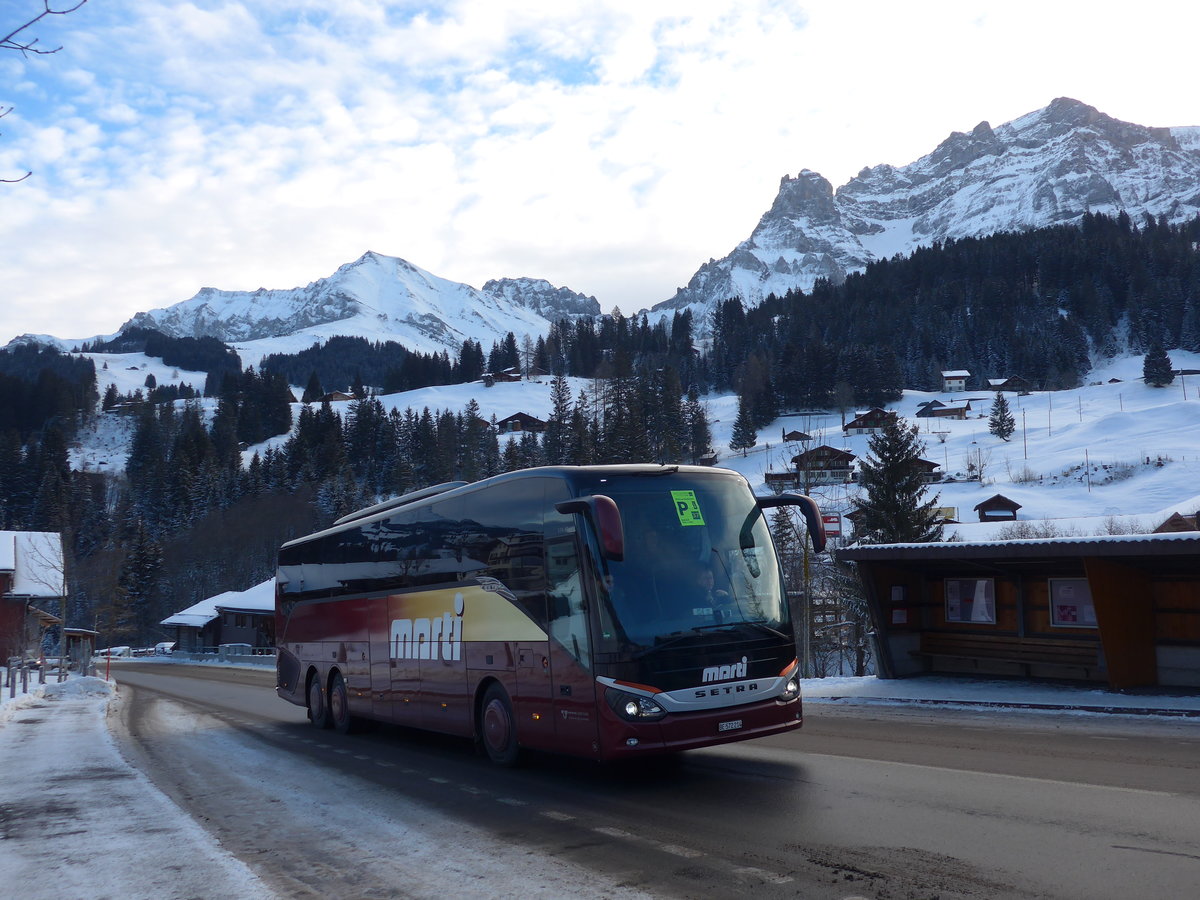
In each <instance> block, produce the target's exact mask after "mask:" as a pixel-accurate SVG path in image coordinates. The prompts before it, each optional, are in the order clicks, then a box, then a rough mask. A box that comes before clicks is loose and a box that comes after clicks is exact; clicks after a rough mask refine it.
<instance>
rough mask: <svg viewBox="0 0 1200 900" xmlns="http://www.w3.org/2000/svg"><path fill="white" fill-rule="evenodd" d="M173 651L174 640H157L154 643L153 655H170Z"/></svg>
mask: <svg viewBox="0 0 1200 900" xmlns="http://www.w3.org/2000/svg"><path fill="white" fill-rule="evenodd" d="M174 652H175V641H159V642H158V643H157V644H155V645H154V655H155V656H170V655H171V654H172V653H174Z"/></svg>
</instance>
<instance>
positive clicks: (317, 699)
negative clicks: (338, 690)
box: [308, 678, 325, 724]
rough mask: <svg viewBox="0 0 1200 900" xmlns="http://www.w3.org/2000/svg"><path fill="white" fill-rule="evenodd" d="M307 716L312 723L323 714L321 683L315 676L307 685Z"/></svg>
mask: <svg viewBox="0 0 1200 900" xmlns="http://www.w3.org/2000/svg"><path fill="white" fill-rule="evenodd" d="M308 716H309V718H310V719H312V721H313V723H314V724H316V723H319V722H320V721H321V719H322V718H324V716H325V700H324V698H323V697H322V696H321V685H320V684H319V683H318V682H317V680H316V679H315V678H314V679H313V681H312V683H311V684H310V685H309V686H308Z"/></svg>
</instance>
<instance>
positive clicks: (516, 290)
mask: <svg viewBox="0 0 1200 900" xmlns="http://www.w3.org/2000/svg"><path fill="white" fill-rule="evenodd" d="M599 308H600V307H599V304H598V303H597V302H596V301H595V299H594V298H585V297H583V296H582V295H580V294H576V293H575V292H573V291H570V290H569V289H567V288H555V287H554V286H553V285H551V284H550V283H549V282H546V281H539V280H534V279H515V280H509V279H506V280H505V281H500V282H488V285H487V286H485V290H482V291H481V290H477V289H475V288H473V287H471V286H469V285H466V284H461V283H459V282H455V281H449V280H447V279H445V278H440V277H438V276H436V275H433V274H432V273H430V272H427V271H425V270H424V269H421V268H418V267H417V266H414V265H413V264H412V263H409V262H407V261H406V260H403V259H399V258H397V257H392V256H384V255H383V254H379V253H374V252H367V253H365V254H363V256H362V257H360V258H359V259H357V260H355V261H354V262H352V263H347V264H346V265H344V266H341V267H340V268H339V269H338V270H337V271H336V272H335V273H334V274H333V275H331V276H329V277H328V278H322V279H320V280H318V281H314V282H312V283H311V284H309V285H308V286H306V287H303V288H291V289H286V290H267V289H265V288H259V289H258V290H256V291H221V290H217V289H215V288H203V289H202V290H201V291H200V292H199V293H197V294H196V295H195V296H194V297H192V298H191V299H189V300H185V301H183V302H182V303H177V304H175V305H174V306H170V307H167V308H164V309H154V310H150V311H149V312H144V313H138V314H137V315H135V316H134V317H133V318H132V319H130V320H129V321H128V322H126V323H125V325H123V326H122V330H124V329H125V328H130V327H134V326H140V327H145V328H155V329H157V330H159V331H162V332H164V333H165V334H170V335H174V336H177V337H201V336H211V337H216V338H218V339H220V340H222V341H225V342H226V343H246V342H259V341H272V340H273V339H277V338H281V337H292V338H295V339H296V340H292V341H288V342H287V343H288V345H289V346H291V345H295V347H294V349H303V348H305V347H308V346H310V345H311V344H312V343H313V342H314V341H315V340H321V339H324V338H328V337H332V336H334V335H356V336H361V337H365V338H367V339H369V340H380V341H383V340H393V341H398V342H399V343H401V344H403V345H404V346H406V347H407V348H409V349H410V350H417V351H420V352H424V353H433V352H439V353H440V352H441V351H443V350H447V351H451V352H454V353H457V351H458V350H459V349H460V348H461V347H462V343H463V341H464V340H467V339H470V340H475V341H479V342H480V343H481V344H483V345H484V347H485V348H486V347H489V346H490V345H491V343H492V342H493V341H495V340H498V339H500V338H503V337H504V335H505V334H506V333H507V332H509V331H512V332H513V333H514V334H515V335H516V336H517V337H518V338H520V337H522V336H524V335H531V336H534V337H536V336H539V335H544V334H546V333H547V332H548V331H549V328H550V322H551V320H552V319H553V318H558V317H560V316H561V315H566V316H568V317H574V316H579V315H595V314H597V313H598V312H599ZM249 350H250V352H249V354H248V355H249V357H255V356H260V357H261V356H262V355H264V353H265V352H278V351H279V348H278V346H275V345H273V346H271V347H270V348H269V349H268V348H267V347H259V348H249ZM256 350H257V351H258V352H256ZM285 352H286V351H285Z"/></svg>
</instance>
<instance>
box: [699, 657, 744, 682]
mask: <svg viewBox="0 0 1200 900" xmlns="http://www.w3.org/2000/svg"><path fill="white" fill-rule="evenodd" d="M748 662H749V660H747V659H746V657H744V656H743V657H742V661H741V662H736V663H733V665H729V666H709V667H708V668H707V669H705V670H704V677H703V681H702V683H703V684H708V683H709V682H710V681H728V680H729V679H730V678H745V677H746V666H747V663H748Z"/></svg>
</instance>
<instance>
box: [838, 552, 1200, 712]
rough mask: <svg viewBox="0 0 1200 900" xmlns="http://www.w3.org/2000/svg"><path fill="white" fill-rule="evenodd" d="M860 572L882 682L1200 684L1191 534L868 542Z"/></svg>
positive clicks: (1199, 561) (854, 555)
mask: <svg viewBox="0 0 1200 900" xmlns="http://www.w3.org/2000/svg"><path fill="white" fill-rule="evenodd" d="M838 555H839V557H840V558H842V559H847V560H852V561H853V562H855V563H856V564H857V565H858V567H859V569H860V571H861V573H862V577H863V583H864V585H865V588H866V592H867V599H868V603H869V606H870V612H871V618H872V622H873V625H874V629H875V636H876V671H877V673H878V674H879V676H880V677H883V678H898V677H903V676H906V675H914V674H919V673H925V672H947V673H972V674H989V675H1015V676H1023V677H1030V678H1067V679H1077V680H1088V681H1097V682H1102V683H1107V685H1108V686H1109V687H1110V688H1112V689H1114V690H1124V689H1127V688H1138V687H1147V686H1175V687H1196V688H1200V532H1198V531H1192V532H1183V533H1177V534H1145V535H1112V536H1101V537H1092V538H1045V539H1041V540H1023V541H992V542H986V543H966V542H944V543H928V544H876V545H871V546H861V547H850V548H846V549H843V550H839V551H838Z"/></svg>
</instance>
